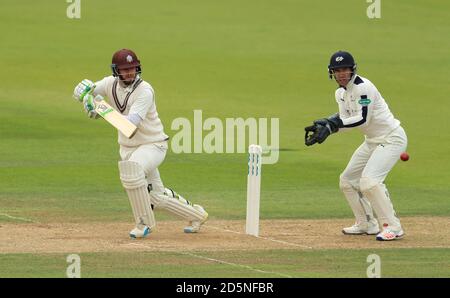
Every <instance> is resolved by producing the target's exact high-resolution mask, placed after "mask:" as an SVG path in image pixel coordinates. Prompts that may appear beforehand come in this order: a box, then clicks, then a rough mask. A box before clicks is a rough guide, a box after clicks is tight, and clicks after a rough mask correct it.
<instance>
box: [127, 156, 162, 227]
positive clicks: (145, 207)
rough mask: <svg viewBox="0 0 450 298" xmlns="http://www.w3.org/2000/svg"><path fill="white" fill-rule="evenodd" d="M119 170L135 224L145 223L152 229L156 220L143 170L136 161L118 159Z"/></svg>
mask: <svg viewBox="0 0 450 298" xmlns="http://www.w3.org/2000/svg"><path fill="white" fill-rule="evenodd" d="M119 172H120V180H121V181H122V185H123V187H124V188H125V190H126V192H127V194H128V199H129V200H130V204H131V209H132V210H133V215H134V219H135V220H136V225H137V226H139V225H146V226H148V227H149V228H150V229H152V228H153V227H154V226H155V225H156V222H155V216H154V214H153V210H152V207H151V204H150V196H149V194H148V191H147V180H146V179H145V174H144V170H143V169H142V167H141V166H140V165H139V164H138V163H137V162H134V161H119Z"/></svg>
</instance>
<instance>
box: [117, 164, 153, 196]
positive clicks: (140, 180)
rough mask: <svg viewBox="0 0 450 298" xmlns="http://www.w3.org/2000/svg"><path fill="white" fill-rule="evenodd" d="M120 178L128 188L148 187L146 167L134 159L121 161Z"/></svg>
mask: <svg viewBox="0 0 450 298" xmlns="http://www.w3.org/2000/svg"><path fill="white" fill-rule="evenodd" d="M119 172H120V180H121V181H122V185H123V187H125V188H126V189H135V188H139V187H142V186H144V187H147V180H146V179H145V173H144V169H143V168H142V167H141V166H140V165H139V164H138V163H137V162H134V161H119Z"/></svg>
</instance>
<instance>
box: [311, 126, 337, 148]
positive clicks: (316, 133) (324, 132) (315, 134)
mask: <svg viewBox="0 0 450 298" xmlns="http://www.w3.org/2000/svg"><path fill="white" fill-rule="evenodd" d="M330 134H331V130H330V129H329V128H328V127H326V126H324V125H321V124H316V123H314V125H311V126H308V127H305V145H306V146H311V145H314V144H315V143H319V144H322V143H323V142H324V141H325V140H326V138H328V136H329V135H330Z"/></svg>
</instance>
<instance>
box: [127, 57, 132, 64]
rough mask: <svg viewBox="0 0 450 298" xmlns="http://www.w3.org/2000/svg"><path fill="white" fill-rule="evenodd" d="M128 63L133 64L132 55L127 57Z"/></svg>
mask: <svg viewBox="0 0 450 298" xmlns="http://www.w3.org/2000/svg"><path fill="white" fill-rule="evenodd" d="M127 62H128V63H131V62H133V57H131V55H128V56H127Z"/></svg>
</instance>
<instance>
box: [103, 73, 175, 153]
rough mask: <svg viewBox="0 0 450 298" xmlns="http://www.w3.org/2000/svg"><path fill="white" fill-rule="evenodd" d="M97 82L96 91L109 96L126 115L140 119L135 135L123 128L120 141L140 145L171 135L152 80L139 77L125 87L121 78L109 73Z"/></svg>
mask: <svg viewBox="0 0 450 298" xmlns="http://www.w3.org/2000/svg"><path fill="white" fill-rule="evenodd" d="M95 85H96V87H95V90H94V95H97V94H99V95H102V96H104V97H107V99H108V102H109V104H111V106H112V107H114V108H115V109H116V110H117V111H118V112H120V113H121V114H123V115H125V116H127V115H130V120H131V121H132V122H134V123H137V126H138V131H137V132H136V134H135V135H134V136H133V137H132V138H131V139H128V138H127V137H126V136H125V135H123V134H122V133H121V132H119V135H118V142H119V144H120V145H122V146H127V147H136V146H140V145H143V144H148V143H156V142H161V141H164V140H167V139H168V136H167V135H166V134H165V133H164V127H163V125H162V122H161V120H160V119H159V116H158V112H157V111H156V103H155V92H154V90H153V88H152V86H151V85H150V84H149V83H147V82H145V81H143V80H142V79H140V78H139V77H138V78H136V80H135V82H134V83H133V84H132V85H130V86H127V87H125V88H124V87H122V86H121V84H120V83H119V79H118V78H115V77H113V76H108V77H105V78H103V79H102V80H100V81H98V82H96V83H95ZM137 116H139V117H137ZM139 118H140V119H142V120H139Z"/></svg>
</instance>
